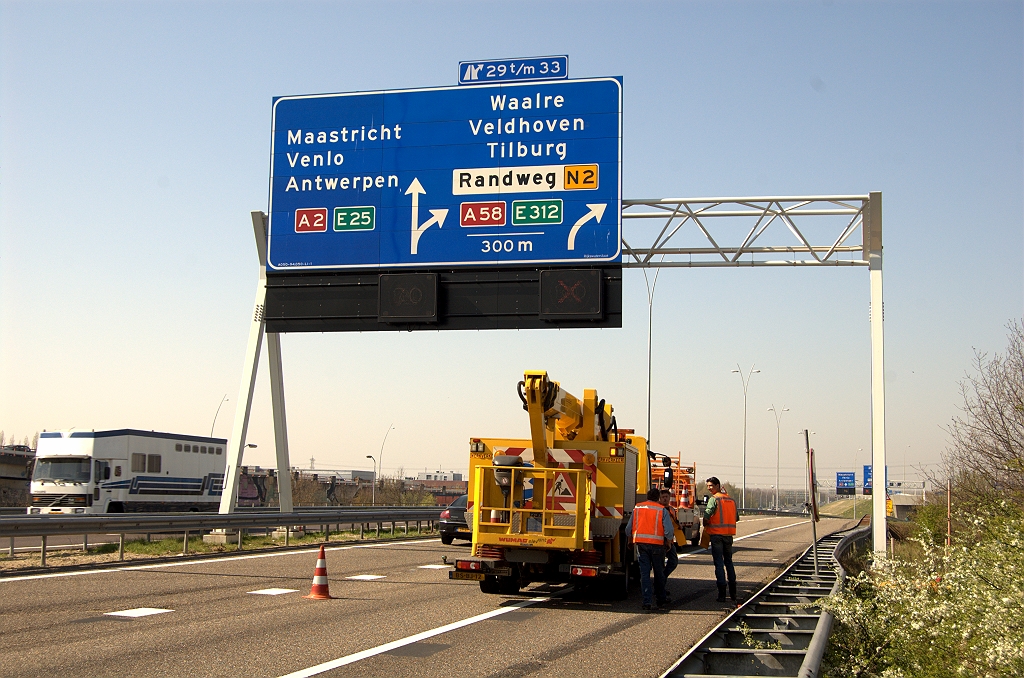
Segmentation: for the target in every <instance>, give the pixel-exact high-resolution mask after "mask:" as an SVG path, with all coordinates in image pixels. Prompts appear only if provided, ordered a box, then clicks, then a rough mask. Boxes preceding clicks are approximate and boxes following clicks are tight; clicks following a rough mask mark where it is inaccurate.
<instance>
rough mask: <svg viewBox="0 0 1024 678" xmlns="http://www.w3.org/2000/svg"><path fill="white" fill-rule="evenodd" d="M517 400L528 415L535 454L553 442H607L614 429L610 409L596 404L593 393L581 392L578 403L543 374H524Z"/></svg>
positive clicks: (594, 393)
mask: <svg viewBox="0 0 1024 678" xmlns="http://www.w3.org/2000/svg"><path fill="white" fill-rule="evenodd" d="M519 397H520V398H521V399H522V401H523V409H524V410H526V411H527V413H528V414H529V418H530V439H531V442H532V443H533V449H534V450H535V451H538V450H547V449H550V448H552V447H553V446H554V442H555V440H576V441H581V442H582V441H594V440H600V441H607V440H608V435H609V432H611V431H613V430H614V429H615V424H614V420H615V418H614V417H613V416H612V406H611V405H609V404H606V403H605V401H604V400H598V399H597V391H596V390H595V389H584V391H583V399H582V400H580V399H579V398H577V397H576V396H574V395H573V394H571V393H569V392H568V391H566V390H565V389H563V388H562V387H561V385H560V384H559V383H558V382H557V381H551V380H550V379H548V373H547V372H544V371H530V372H526V373H525V375H524V378H523V381H521V382H519ZM536 456H537V457H540V456H543V455H539V454H538V455H536Z"/></svg>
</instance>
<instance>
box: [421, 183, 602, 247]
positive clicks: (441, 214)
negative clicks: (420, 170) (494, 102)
mask: <svg viewBox="0 0 1024 678" xmlns="http://www.w3.org/2000/svg"><path fill="white" fill-rule="evenodd" d="M426 192H427V191H426V189H424V188H423V184H421V183H420V180H419V179H417V178H413V180H412V183H411V184H409V190H408V191H406V192H405V194H406V195H409V194H410V193H411V194H412V245H411V249H410V253H411V254H416V253H417V251H418V249H419V243H420V236H421V235H423V231H425V230H427V229H428V228H430V227H431V226H432V225H434V224H437V227H438V228H441V227H442V226H443V225H444V220H445V217H447V216H448V210H428V211H429V212H430V213H431V214H432V215H433V216H432V217H431V218H430V219H427V220H426V221H425V222H423V223H422V224H420V223H419V221H420V194H421V193H426ZM602 211H603V210H602ZM598 219H600V217H598ZM570 249H572V248H570Z"/></svg>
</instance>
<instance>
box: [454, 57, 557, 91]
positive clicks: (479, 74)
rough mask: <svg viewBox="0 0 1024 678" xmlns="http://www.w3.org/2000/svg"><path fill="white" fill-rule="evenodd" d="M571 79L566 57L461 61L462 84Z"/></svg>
mask: <svg viewBox="0 0 1024 678" xmlns="http://www.w3.org/2000/svg"><path fill="white" fill-rule="evenodd" d="M568 77H569V57H568V56H565V55H562V56H549V57H529V58H526V59H486V60H484V61H460V62H459V84H460V85H479V84H481V83H485V82H514V81H517V80H565V79H566V78H568Z"/></svg>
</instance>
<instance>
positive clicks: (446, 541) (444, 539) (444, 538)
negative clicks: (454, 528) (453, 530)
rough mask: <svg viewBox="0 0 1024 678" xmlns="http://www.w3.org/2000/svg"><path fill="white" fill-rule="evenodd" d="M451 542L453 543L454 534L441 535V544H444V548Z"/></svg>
mask: <svg viewBox="0 0 1024 678" xmlns="http://www.w3.org/2000/svg"><path fill="white" fill-rule="evenodd" d="M453 541H455V535H454V534H442V535H441V543H442V544H444V545H445V546H449V545H450V544H451V543H452V542H453Z"/></svg>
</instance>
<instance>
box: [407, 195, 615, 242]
mask: <svg viewBox="0 0 1024 678" xmlns="http://www.w3.org/2000/svg"><path fill="white" fill-rule="evenodd" d="M413 204H415V203H413ZM587 207H589V208H590V211H589V212H587V213H586V214H584V215H583V216H582V217H580V218H579V219H578V220H577V221H576V223H575V224H573V226H572V230H570V231H569V249H570V250H574V249H576V233H577V232H579V230H580V228H582V227H583V224H585V223H587V222H588V221H590V220H591V219H596V220H597V222H598V223H601V217H603V216H604V210H605V208H607V207H608V205H607V204H606V203H603V202H601V203H594V204H588V205H587Z"/></svg>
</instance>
